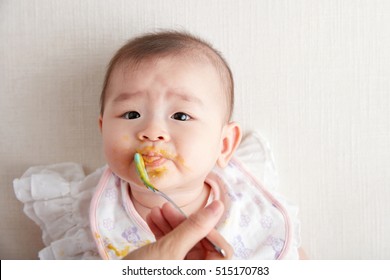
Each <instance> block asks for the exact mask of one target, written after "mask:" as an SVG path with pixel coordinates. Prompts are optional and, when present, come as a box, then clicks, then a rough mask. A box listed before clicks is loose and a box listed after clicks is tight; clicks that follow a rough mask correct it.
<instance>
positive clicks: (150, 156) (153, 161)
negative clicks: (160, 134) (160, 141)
mask: <svg viewBox="0 0 390 280" xmlns="http://www.w3.org/2000/svg"><path fill="white" fill-rule="evenodd" d="M141 155H142V158H143V159H144V163H145V166H149V167H157V166H160V165H162V164H164V163H165V162H166V161H167V158H166V157H165V156H164V155H162V154H160V153H158V152H148V153H144V154H141Z"/></svg>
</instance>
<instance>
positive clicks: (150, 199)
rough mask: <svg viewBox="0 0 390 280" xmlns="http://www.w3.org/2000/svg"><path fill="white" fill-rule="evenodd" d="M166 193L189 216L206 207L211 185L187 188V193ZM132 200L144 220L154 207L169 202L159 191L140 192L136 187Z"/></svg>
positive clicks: (132, 193) (132, 191) (132, 192)
mask: <svg viewBox="0 0 390 280" xmlns="http://www.w3.org/2000/svg"><path fill="white" fill-rule="evenodd" d="M166 194H167V195H168V196H169V197H170V198H171V199H172V200H173V201H174V202H175V203H176V204H177V205H178V206H179V207H180V208H181V210H182V211H183V212H184V213H185V214H186V215H187V216H189V215H191V214H192V213H194V212H196V211H198V210H199V209H201V208H203V207H205V205H206V203H207V200H208V198H209V195H210V186H209V185H208V184H206V183H204V184H203V186H200V187H199V188H194V189H192V190H191V191H189V190H186V191H185V193H183V192H180V191H177V192H169V193H166ZM131 200H132V202H133V204H134V207H135V209H136V210H137V212H138V213H139V215H140V216H141V217H142V218H143V219H144V220H146V216H147V215H148V214H149V213H150V210H151V209H152V208H153V207H156V206H158V207H162V205H163V204H164V203H166V202H167V200H166V199H165V198H163V197H161V196H160V195H158V194H157V193H154V192H152V191H148V192H146V193H145V192H144V191H141V192H138V191H137V190H136V188H134V189H131Z"/></svg>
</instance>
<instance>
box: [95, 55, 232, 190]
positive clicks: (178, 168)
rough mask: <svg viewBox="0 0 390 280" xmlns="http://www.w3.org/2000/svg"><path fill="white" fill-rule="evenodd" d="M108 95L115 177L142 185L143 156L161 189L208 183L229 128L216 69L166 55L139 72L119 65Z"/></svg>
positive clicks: (106, 124) (105, 130) (106, 121)
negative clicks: (138, 162) (137, 157)
mask: <svg viewBox="0 0 390 280" xmlns="http://www.w3.org/2000/svg"><path fill="white" fill-rule="evenodd" d="M106 94H107V95H106V101H105V102H106V103H105V107H104V115H103V116H102V117H101V118H100V125H101V131H102V135H103V144H104V153H105V157H106V160H107V163H108V164H109V166H110V168H111V170H112V171H113V172H114V173H116V174H117V175H118V176H120V177H121V178H122V179H124V180H126V181H128V182H130V183H133V184H138V185H139V184H140V181H139V179H138V178H137V175H136V171H135V164H134V161H133V158H134V154H135V153H136V152H139V153H140V154H141V155H142V156H143V158H144V161H145V165H146V169H147V171H148V173H149V177H150V179H151V181H152V182H153V183H154V184H155V186H156V187H157V188H159V189H162V190H164V189H169V188H177V187H180V186H185V187H190V186H191V185H193V184H203V181H204V179H205V177H206V176H207V174H208V173H209V172H210V170H211V169H212V168H213V166H214V165H215V163H216V161H217V159H218V157H219V156H220V153H221V150H222V145H223V143H222V142H223V133H224V130H225V126H226V124H225V115H226V110H227V105H226V101H225V100H226V98H225V97H224V93H223V89H222V86H221V82H220V77H219V75H218V73H217V72H216V70H215V69H214V67H213V66H212V65H210V64H208V63H202V62H191V61H189V60H184V59H180V58H171V57H167V58H161V59H158V60H157V61H156V60H154V61H144V62H142V63H141V64H140V65H139V66H138V67H137V68H136V69H133V67H126V65H125V66H118V67H117V68H116V69H115V70H114V71H113V72H112V74H111V79H110V84H109V86H108V89H107V92H106Z"/></svg>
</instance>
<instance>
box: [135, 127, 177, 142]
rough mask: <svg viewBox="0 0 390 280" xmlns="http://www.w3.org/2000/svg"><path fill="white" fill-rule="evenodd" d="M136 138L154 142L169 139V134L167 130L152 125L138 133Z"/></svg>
mask: <svg viewBox="0 0 390 280" xmlns="http://www.w3.org/2000/svg"><path fill="white" fill-rule="evenodd" d="M137 136H138V139H139V140H140V141H151V142H156V141H165V142H166V141H169V140H170V136H169V134H168V132H166V131H165V130H163V129H161V128H159V127H157V126H153V127H148V128H146V129H144V130H142V131H140V132H139V133H138V135H137Z"/></svg>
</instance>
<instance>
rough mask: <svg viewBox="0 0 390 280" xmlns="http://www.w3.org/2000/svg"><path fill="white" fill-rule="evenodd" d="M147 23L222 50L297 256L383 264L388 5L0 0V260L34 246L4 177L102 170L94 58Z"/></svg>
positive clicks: (386, 252) (389, 94)
mask: <svg viewBox="0 0 390 280" xmlns="http://www.w3.org/2000/svg"><path fill="white" fill-rule="evenodd" d="M156 28H176V29H186V30H188V31H190V32H193V33H195V34H198V35H200V36H201V37H204V38H205V39H207V40H209V41H211V42H212V43H213V44H214V45H215V46H216V47H217V48H218V49H220V50H221V51H222V52H223V53H224V54H225V56H226V58H227V59H228V61H229V62H230V64H231V67H232V69H233V72H234V74H235V79H236V93H237V103H236V104H237V106H236V111H235V119H236V120H238V121H240V122H241V123H242V125H243V127H244V128H245V129H257V130H259V131H260V132H261V134H262V135H263V136H264V137H265V138H267V139H268V140H269V142H270V144H271V146H272V149H273V151H274V155H275V160H276V165H277V167H278V171H279V175H280V189H281V191H282V193H284V194H285V195H287V196H288V197H289V198H290V199H291V200H292V201H294V202H296V203H297V204H299V206H300V209H301V212H300V217H301V220H302V240H303V247H304V248H305V249H306V251H307V252H308V254H309V255H310V257H311V258H314V259H389V258H390V239H389V236H390V222H389V217H390V113H389V111H390V110H389V109H390V1H385V0H384V1H376V0H365V1H364V0H361V1H356V0H344V1H341V0H339V1H336V0H323V1H312V0H296V1H282V0H280V1H279V0H276V1H271V0H269V1H265V0H246V1H236V0H217V1H206V0H192V1H181V0H176V1H173V0H168V1H159V0H146V1H143V0H133V1H129V0H118V1H114V0H111V1H107V0H101V1H99V0H84V1H76V0H75V1H61V0H40V1H27V0H26V1H23V0H1V1H0V120H1V121H0V190H1V196H0V203H1V204H0V258H1V259H32V258H36V257H37V252H38V250H39V249H40V248H41V246H42V244H41V242H40V231H39V229H38V228H37V227H36V226H35V225H34V224H33V223H32V222H31V221H30V220H29V219H28V218H27V217H25V216H24V214H23V212H22V205H21V203H19V202H18V201H17V200H16V199H15V196H14V193H13V190H12V180H13V178H15V177H18V176H21V175H22V173H23V172H24V171H25V170H26V169H27V168H28V167H29V166H32V165H38V164H49V163H56V162H62V161H75V162H80V163H82V164H83V166H84V167H85V170H86V172H87V173H88V172H91V171H93V170H94V169H95V168H97V167H99V166H101V165H103V164H104V159H103V157H102V155H101V140H100V138H99V131H98V126H97V117H98V98H99V92H100V87H101V84H102V79H103V75H104V68H105V65H106V63H107V62H108V60H109V58H110V56H111V55H112V54H113V52H114V51H115V50H116V49H117V48H118V47H119V46H120V45H121V44H122V43H124V42H125V41H126V40H127V39H128V38H130V37H132V36H133V35H135V34H139V33H141V32H144V31H152V30H154V29H156Z"/></svg>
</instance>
